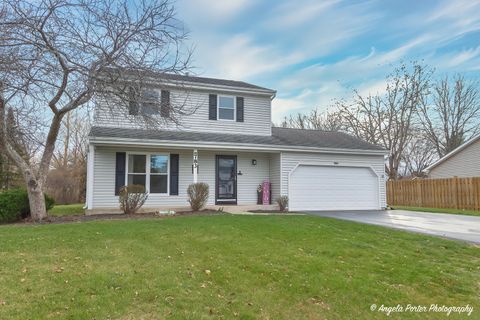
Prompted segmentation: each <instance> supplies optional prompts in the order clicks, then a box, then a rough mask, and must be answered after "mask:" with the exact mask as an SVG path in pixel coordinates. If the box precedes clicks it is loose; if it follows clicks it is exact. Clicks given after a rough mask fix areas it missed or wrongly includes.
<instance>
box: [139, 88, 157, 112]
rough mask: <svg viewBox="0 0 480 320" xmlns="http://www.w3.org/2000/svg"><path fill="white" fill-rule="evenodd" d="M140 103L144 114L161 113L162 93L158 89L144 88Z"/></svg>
mask: <svg viewBox="0 0 480 320" xmlns="http://www.w3.org/2000/svg"><path fill="white" fill-rule="evenodd" d="M140 103H141V106H140V110H141V112H142V113H143V114H146V115H152V114H159V113H160V108H159V107H160V95H159V94H158V91H157V90H153V89H144V90H142V92H141V94H140Z"/></svg>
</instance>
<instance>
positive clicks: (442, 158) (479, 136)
mask: <svg viewBox="0 0 480 320" xmlns="http://www.w3.org/2000/svg"><path fill="white" fill-rule="evenodd" d="M477 141H480V134H478V135H476V136H474V137H472V138H470V140H468V141H466V142H464V143H463V144H462V145H460V146H458V147H457V148H455V149H454V150H452V151H450V152H449V153H447V154H446V155H444V156H443V157H441V158H440V159H438V160H437V161H435V162H434V163H433V164H431V165H430V166H429V167H428V168H426V169H425V171H427V172H428V171H430V170H432V169H433V168H435V167H436V166H438V165H439V164H441V163H443V162H445V161H447V160H448V159H450V158H451V157H453V156H454V155H456V154H458V153H460V152H461V151H463V150H465V149H466V148H468V147H469V146H471V145H473V144H474V143H475V142H477Z"/></svg>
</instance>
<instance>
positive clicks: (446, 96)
mask: <svg viewBox="0 0 480 320" xmlns="http://www.w3.org/2000/svg"><path fill="white" fill-rule="evenodd" d="M419 111H420V112H419V113H420V119H421V121H422V124H423V127H424V130H425V133H426V136H427V139H428V140H429V142H430V143H432V144H433V146H434V147H435V150H436V152H437V154H438V156H439V157H442V156H444V155H445V154H447V153H449V152H450V151H452V150H453V149H455V148H457V147H458V146H460V145H461V144H462V143H464V142H465V141H466V140H468V139H469V138H470V137H471V136H472V135H475V134H476V133H478V132H479V130H480V92H479V89H478V83H476V82H472V81H468V80H466V79H465V77H463V76H462V75H457V76H456V77H455V78H454V79H453V80H451V79H449V78H448V76H446V77H445V78H443V79H441V80H439V81H438V82H437V83H435V84H434V86H433V97H432V98H430V99H425V100H424V101H423V102H422V104H421V105H420V108H419Z"/></svg>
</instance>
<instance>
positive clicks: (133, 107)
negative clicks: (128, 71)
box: [128, 87, 138, 116]
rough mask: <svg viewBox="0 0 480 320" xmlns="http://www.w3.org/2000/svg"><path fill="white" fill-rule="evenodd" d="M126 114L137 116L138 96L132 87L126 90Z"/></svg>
mask: <svg viewBox="0 0 480 320" xmlns="http://www.w3.org/2000/svg"><path fill="white" fill-rule="evenodd" d="M128 114H129V115H133V116H136V115H137V114H138V94H137V92H136V90H135V88H134V87H129V88H128Z"/></svg>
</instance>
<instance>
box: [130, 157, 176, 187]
mask: <svg viewBox="0 0 480 320" xmlns="http://www.w3.org/2000/svg"><path fill="white" fill-rule="evenodd" d="M127 161H128V165H127V169H128V170H127V184H129V185H130V184H136V185H142V186H144V187H145V188H146V190H147V191H148V192H149V193H158V194H168V188H169V173H170V172H169V171H170V170H169V168H170V166H169V162H170V156H169V155H168V154H129V155H128V157H127Z"/></svg>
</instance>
